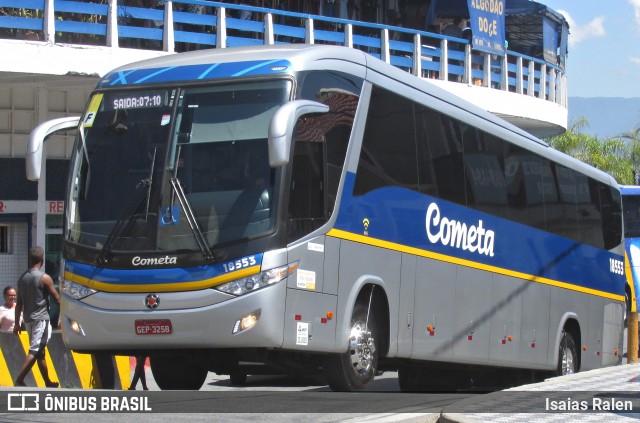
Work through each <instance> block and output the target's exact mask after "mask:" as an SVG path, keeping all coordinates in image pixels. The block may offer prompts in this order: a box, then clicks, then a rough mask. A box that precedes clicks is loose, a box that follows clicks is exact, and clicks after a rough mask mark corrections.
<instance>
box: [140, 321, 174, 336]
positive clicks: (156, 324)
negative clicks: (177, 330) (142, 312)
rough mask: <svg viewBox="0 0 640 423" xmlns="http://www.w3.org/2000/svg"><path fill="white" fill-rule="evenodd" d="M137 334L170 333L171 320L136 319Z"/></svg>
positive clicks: (171, 329) (171, 331)
mask: <svg viewBox="0 0 640 423" xmlns="http://www.w3.org/2000/svg"><path fill="white" fill-rule="evenodd" d="M135 328H136V335H170V334H171V333H173V328H172V327H171V320H136V322H135Z"/></svg>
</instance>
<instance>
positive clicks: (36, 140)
mask: <svg viewBox="0 0 640 423" xmlns="http://www.w3.org/2000/svg"><path fill="white" fill-rule="evenodd" d="M78 122H80V117H79V116H72V117H64V118H59V119H52V120H49V121H46V122H44V123H41V124H40V125H38V126H36V127H35V129H34V130H33V131H31V135H29V142H28V144H27V155H26V169H27V179H29V180H30V181H37V180H38V179H40V171H41V170H42V145H43V144H44V141H45V139H46V138H47V137H48V136H49V135H51V134H53V133H54V132H58V131H62V130H65V129H71V128H77V127H78Z"/></svg>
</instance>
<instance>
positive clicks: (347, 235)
mask: <svg viewBox="0 0 640 423" xmlns="http://www.w3.org/2000/svg"><path fill="white" fill-rule="evenodd" d="M327 236H330V237H333V238H340V239H345V240H347V241H353V242H358V243H361V244H367V245H372V246H374V247H381V248H385V249H387V250H393V251H399V252H402V253H408V254H413V255H416V256H420V257H425V258H430V259H434V260H438V261H443V262H446V263H452V264H457V265H460V266H465V267H471V268H474V269H479V270H485V271H487V272H493V273H497V274H500V275H505V276H511V277H514V278H518V279H524V280H528V281H531V282H536V283H542V284H545V285H551V286H555V287H558V288H564V289H569V290H572V291H578V292H582V293H585V294H590V295H595V296H598V297H604V298H609V299H612V300H615V301H624V296H623V295H616V294H611V293H609V292H605V291H600V290H598V289H592V288H586V287H583V286H578V285H574V284H571V283H567V282H561V281H557V280H554V279H548V278H543V277H540V276H534V275H529V274H527V273H522V272H516V271H514V270H509V269H504V268H502V267H497V266H490V265H487V264H482V263H477V262H474V261H471V260H465V259H461V258H458V257H453V256H448V255H445V254H440V253H435V252H433V251H426V250H421V249H419V248H415V247H409V246H406V245H402V244H397V243H394V242H390V241H384V240H381V239H377V238H371V237H368V236H365V235H359V234H354V233H352V232H347V231H343V230H340V229H331V230H330V231H329V232H328V233H327Z"/></svg>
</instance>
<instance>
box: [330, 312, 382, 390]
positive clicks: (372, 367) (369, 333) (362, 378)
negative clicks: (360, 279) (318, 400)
mask: <svg viewBox="0 0 640 423" xmlns="http://www.w3.org/2000/svg"><path fill="white" fill-rule="evenodd" d="M378 336H379V335H378V327H377V325H376V319H375V316H374V313H373V312H371V313H369V311H368V306H367V303H365V302H358V303H357V304H356V306H355V307H354V309H353V315H352V317H351V330H350V333H349V348H348V350H347V352H345V353H342V354H335V355H331V356H329V357H327V359H326V361H325V366H324V372H325V376H326V378H327V381H328V382H329V386H330V387H331V389H332V390H334V391H363V390H366V389H367V388H369V386H370V385H371V383H372V382H373V378H374V377H375V375H376V370H377V367H378V349H379V346H380V341H379V339H378Z"/></svg>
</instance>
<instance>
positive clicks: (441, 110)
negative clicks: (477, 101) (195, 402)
mask: <svg viewBox="0 0 640 423" xmlns="http://www.w3.org/2000/svg"><path fill="white" fill-rule="evenodd" d="M73 127H77V129H78V134H77V139H76V142H75V146H74V151H73V154H72V159H71V163H70V171H69V184H68V194H67V197H66V201H65V214H64V216H65V227H64V247H63V261H64V263H62V269H63V275H64V276H63V281H62V287H61V291H62V304H61V317H60V319H61V321H62V337H63V340H64V342H65V344H66V345H67V346H68V347H69V348H70V349H72V350H74V351H76V352H79V353H96V352H102V353H109V354H114V355H131V356H133V355H145V354H146V355H148V356H149V357H150V362H151V371H152V374H153V376H154V378H155V380H156V382H157V383H158V385H159V387H160V388H161V389H199V388H200V387H201V385H202V384H203V382H204V380H205V379H206V377H207V374H208V372H216V373H218V374H222V375H227V374H228V375H230V376H231V381H232V382H233V383H242V382H243V381H244V379H245V378H246V375H247V374H257V373H258V372H260V371H261V369H262V370H264V371H266V370H267V369H268V370H270V371H282V372H284V371H289V372H307V371H318V372H322V374H323V375H324V377H326V381H327V383H328V385H329V386H330V387H331V389H333V390H337V391H357V390H365V389H369V388H370V387H371V384H372V382H373V380H374V378H375V376H376V374H380V372H384V371H392V370H394V371H395V370H397V371H398V381H399V385H400V389H401V390H402V391H428V390H441V389H446V390H452V389H460V388H465V387H468V386H469V383H470V381H471V379H473V378H478V377H480V376H476V375H480V374H485V375H491V376H490V377H494V376H496V375H505V374H517V373H519V371H522V372H523V373H526V374H532V373H535V374H546V373H547V372H552V373H556V374H567V373H573V372H577V371H579V370H587V369H592V368H598V367H601V366H608V365H615V364H618V363H619V362H620V360H621V354H620V353H619V352H620V351H621V346H622V333H623V312H624V311H623V309H624V284H625V277H624V245H623V242H622V211H621V198H620V192H619V189H618V185H617V184H616V182H615V181H614V180H613V179H612V178H611V177H610V176H609V175H607V174H605V173H603V172H601V171H598V170H596V169H594V168H592V167H589V166H587V165H586V164H584V163H582V162H579V161H577V160H574V159H572V158H570V157H568V156H566V155H564V154H561V153H560V152H558V151H556V150H554V149H552V148H550V147H549V146H548V145H547V144H546V143H545V142H543V141H541V140H539V139H537V138H535V137H533V136H532V135H530V134H528V133H526V132H524V131H522V130H520V129H518V128H516V127H515V126H512V125H510V124H508V123H507V122H505V121H503V120H502V119H500V118H498V117H496V116H494V115H492V114H490V113H488V112H486V111H484V110H481V109H479V108H477V107H475V106H473V105H471V104H470V103H468V102H466V101H465V100H463V99H461V98H458V97H456V96H454V95H452V94H451V93H449V92H447V91H446V90H443V89H442V88H439V87H438V86H436V85H435V84H433V83H430V82H428V81H427V80H423V79H421V78H418V77H415V76H412V75H410V74H408V73H406V72H404V71H402V70H400V69H397V68H395V67H393V66H391V65H389V64H386V63H384V62H383V61H381V60H379V59H377V58H375V57H373V56H371V55H368V54H366V53H364V52H361V51H358V50H355V49H350V48H346V47H338V46H329V45H277V46H257V47H238V48H227V49H215V50H203V51H197V52H189V53H184V54H177V55H170V56H166V57H161V58H156V59H151V60H146V61H142V62H138V63H133V64H129V65H126V66H123V67H121V68H118V69H116V70H114V71H112V72H110V73H108V74H106V75H105V76H104V77H102V78H101V80H100V81H99V83H98V84H97V87H96V89H95V91H94V92H93V94H92V95H91V96H90V98H89V100H88V102H87V107H86V110H85V112H84V114H83V115H82V116H81V117H69V118H61V119H58V120H55V121H51V122H49V123H44V124H42V125H40V126H38V127H37V128H36V129H35V130H34V131H33V132H32V135H31V138H30V140H29V146H28V152H29V154H28V157H27V173H28V176H29V178H30V179H32V180H35V179H37V178H38V176H39V175H38V169H39V166H40V164H41V160H42V155H41V151H42V143H43V142H44V139H45V138H46V136H47V135H48V134H50V133H51V132H53V131H55V130H60V129H65V128H67V129H68V128H73ZM475 380H477V379H475Z"/></svg>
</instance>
